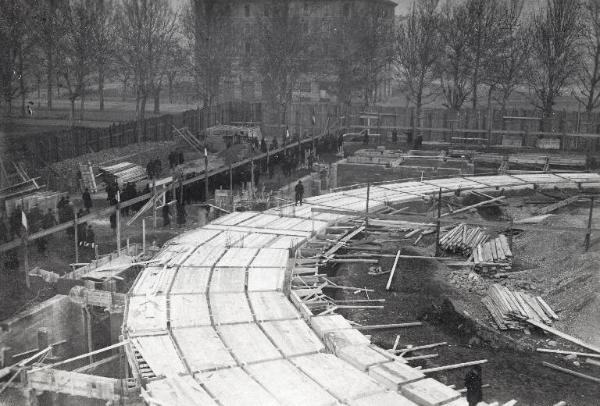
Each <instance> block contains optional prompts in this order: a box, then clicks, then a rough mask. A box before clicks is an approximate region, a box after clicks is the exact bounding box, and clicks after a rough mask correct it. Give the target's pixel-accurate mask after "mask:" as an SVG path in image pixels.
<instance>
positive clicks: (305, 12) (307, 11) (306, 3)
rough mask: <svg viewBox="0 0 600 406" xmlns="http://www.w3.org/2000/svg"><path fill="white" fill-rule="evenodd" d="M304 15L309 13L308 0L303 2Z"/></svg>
mask: <svg viewBox="0 0 600 406" xmlns="http://www.w3.org/2000/svg"><path fill="white" fill-rule="evenodd" d="M304 15H305V16H308V15H310V5H309V4H308V2H304Z"/></svg>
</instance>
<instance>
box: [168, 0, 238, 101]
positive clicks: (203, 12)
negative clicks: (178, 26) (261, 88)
mask: <svg viewBox="0 0 600 406" xmlns="http://www.w3.org/2000/svg"><path fill="white" fill-rule="evenodd" d="M182 27H183V34H184V37H185V38H186V39H187V44H188V49H189V50H190V51H191V52H190V53H191V55H192V58H191V60H190V61H189V62H190V63H189V65H190V67H191V69H190V71H191V74H192V77H193V78H194V80H195V82H196V91H197V95H198V96H199V97H200V98H201V99H202V100H203V102H204V105H205V106H212V105H213V104H214V103H215V101H216V100H217V98H218V96H219V90H220V84H221V82H222V80H223V79H224V78H225V77H227V75H228V74H229V73H230V72H231V64H232V43H233V34H232V20H231V16H230V9H229V4H228V3H227V2H224V1H221V0H192V1H191V4H190V6H188V7H187V8H185V9H184V12H183V13H182ZM171 72H173V70H171Z"/></svg>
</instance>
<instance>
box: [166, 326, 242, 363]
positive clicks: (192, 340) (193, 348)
mask: <svg viewBox="0 0 600 406" xmlns="http://www.w3.org/2000/svg"><path fill="white" fill-rule="evenodd" d="M172 332H173V339H174V340H175V341H176V342H177V345H178V346H179V348H180V350H181V353H182V355H183V357H184V358H185V361H186V363H187V365H188V366H189V367H190V369H191V371H192V372H199V371H206V370H212V369H216V368H226V367H230V366H234V365H237V363H236V361H235V360H234V359H233V357H232V356H231V354H230V353H229V350H228V349H227V347H225V344H224V343H223V341H221V338H220V337H219V335H218V334H217V332H216V331H215V329H214V328H213V327H211V326H205V327H194V328H174V329H173V330H172ZM199 343H201V345H198V344H199Z"/></svg>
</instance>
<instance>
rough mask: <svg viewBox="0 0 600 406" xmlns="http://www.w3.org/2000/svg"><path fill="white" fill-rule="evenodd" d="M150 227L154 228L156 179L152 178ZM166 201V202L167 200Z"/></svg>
mask: <svg viewBox="0 0 600 406" xmlns="http://www.w3.org/2000/svg"><path fill="white" fill-rule="evenodd" d="M151 198H152V199H154V202H153V203H152V228H153V229H155V230H156V180H155V179H152V196H151ZM167 203H168V202H167Z"/></svg>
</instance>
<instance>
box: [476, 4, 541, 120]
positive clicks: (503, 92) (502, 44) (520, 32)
mask: <svg viewBox="0 0 600 406" xmlns="http://www.w3.org/2000/svg"><path fill="white" fill-rule="evenodd" d="M522 10H523V0H505V1H503V2H501V3H500V4H499V8H498V13H497V18H498V20H499V24H500V30H499V31H498V33H497V42H496V45H495V47H494V53H493V54H491V55H489V56H488V59H487V62H486V64H485V66H484V67H483V70H482V77H481V78H482V79H481V83H482V84H485V85H487V86H488V89H489V92H488V105H489V104H491V99H492V98H494V99H495V100H497V102H498V103H499V104H500V106H501V108H502V110H505V109H506V103H507V102H508V99H509V97H510V96H511V94H512V93H513V91H514V90H515V89H516V88H517V87H518V86H520V85H522V84H524V83H525V75H526V72H527V68H528V61H529V55H530V51H531V41H530V38H529V32H528V27H527V25H526V24H527V21H526V20H524V19H523V18H522V16H521V14H522ZM494 92H496V96H495V97H494Z"/></svg>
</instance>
